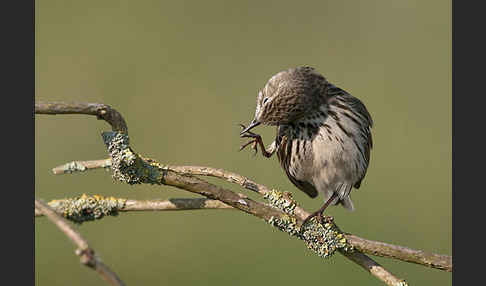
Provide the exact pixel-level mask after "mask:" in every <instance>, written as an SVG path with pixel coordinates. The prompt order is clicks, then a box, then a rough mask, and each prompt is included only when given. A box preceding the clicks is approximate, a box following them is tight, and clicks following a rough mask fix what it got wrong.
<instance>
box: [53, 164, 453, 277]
mask: <svg viewBox="0 0 486 286" xmlns="http://www.w3.org/2000/svg"><path fill="white" fill-rule="evenodd" d="M70 166H81V167H78V169H77V170H74V169H73V168H72V167H70ZM110 166H111V159H103V160H96V161H85V163H84V162H79V161H74V162H70V163H67V164H65V165H62V166H59V167H56V168H54V170H58V171H54V173H55V174H64V173H71V172H76V171H78V172H82V171H85V170H89V169H97V168H107V167H110ZM167 168H168V169H170V170H173V171H176V172H180V173H181V174H188V175H202V176H210V177H215V178H219V179H224V180H226V181H228V182H230V183H234V184H238V185H240V186H242V187H244V188H246V189H248V190H251V191H254V192H257V193H259V194H261V195H265V194H268V193H269V192H270V191H271V190H270V189H269V188H267V187H266V186H264V185H261V184H258V183H256V182H254V181H252V180H250V179H248V178H246V177H244V176H241V175H239V174H236V173H233V172H229V171H226V170H223V169H216V168H211V167H201V166H167ZM295 212H296V213H297V214H298V215H299V216H300V217H301V218H302V219H305V217H307V215H308V213H307V212H305V211H304V210H302V209H300V208H298V207H297V208H296V210H295ZM345 236H346V238H347V239H348V242H349V244H351V245H352V246H353V247H355V248H356V249H359V250H360V251H362V252H363V253H366V254H370V255H375V256H381V257H388V258H394V259H399V260H402V261H405V262H410V263H416V264H419V265H424V266H428V267H431V268H435V269H440V270H445V271H448V272H452V257H451V256H448V255H441V254H435V253H430V252H426V251H422V250H415V249H411V248H408V247H404V246H398V245H393V244H388V243H383V242H379V241H372V240H368V239H364V238H361V237H358V236H356V235H352V234H345Z"/></svg>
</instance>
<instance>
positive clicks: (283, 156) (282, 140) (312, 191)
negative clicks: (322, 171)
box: [276, 136, 318, 198]
mask: <svg viewBox="0 0 486 286" xmlns="http://www.w3.org/2000/svg"><path fill="white" fill-rule="evenodd" d="M276 142H277V146H278V149H277V150H278V151H277V156H278V159H279V161H280V165H281V166H282V168H283V169H284V170H285V173H286V174H287V177H288V178H289V180H290V181H291V182H292V183H293V184H294V185H295V186H296V187H297V188H299V189H300V190H302V191H304V192H305V193H306V194H307V195H308V196H309V197H311V198H315V197H317V194H318V193H317V189H316V188H315V187H314V186H313V185H312V184H311V183H308V182H305V181H301V180H298V179H296V178H295V177H294V176H292V174H291V173H290V171H289V169H290V157H291V150H292V141H289V140H287V136H277V140H276Z"/></svg>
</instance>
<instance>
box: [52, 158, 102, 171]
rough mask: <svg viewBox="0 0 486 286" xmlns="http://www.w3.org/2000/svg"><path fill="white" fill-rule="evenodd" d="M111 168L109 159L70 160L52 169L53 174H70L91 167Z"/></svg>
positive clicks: (91, 168)
mask: <svg viewBox="0 0 486 286" xmlns="http://www.w3.org/2000/svg"><path fill="white" fill-rule="evenodd" d="M99 168H103V169H109V168H111V159H102V160H91V161H72V162H69V163H66V164H64V165H61V166H57V167H55V168H54V169H52V172H53V173H54V175H60V174H71V173H78V172H85V171H88V170H93V169H99Z"/></svg>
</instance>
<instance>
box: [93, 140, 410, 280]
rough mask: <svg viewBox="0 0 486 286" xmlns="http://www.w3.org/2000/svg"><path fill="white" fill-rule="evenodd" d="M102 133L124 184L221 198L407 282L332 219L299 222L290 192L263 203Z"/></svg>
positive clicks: (323, 252)
mask: <svg viewBox="0 0 486 286" xmlns="http://www.w3.org/2000/svg"><path fill="white" fill-rule="evenodd" d="M102 136H103V141H104V142H105V144H106V146H107V147H108V152H109V154H110V157H111V160H112V170H113V177H114V178H115V179H116V180H119V181H122V182H125V183H127V184H157V185H170V186H174V187H177V188H180V189H184V190H187V191H189V192H193V193H197V194H201V195H203V196H205V197H207V198H209V199H216V200H220V201H222V202H224V203H225V204H227V205H230V206H232V207H234V208H236V209H239V210H242V211H244V212H246V213H249V214H252V215H254V216H257V217H259V218H262V219H264V220H265V221H267V222H268V223H270V224H271V225H273V226H276V227H277V228H279V229H280V230H282V231H285V232H287V233H288V234H290V235H292V236H296V237H298V238H299V239H302V240H303V241H304V242H305V243H306V245H307V247H308V248H310V249H312V250H313V251H315V252H316V253H317V254H318V255H320V256H322V257H329V256H331V255H332V254H333V253H334V252H335V251H336V250H337V251H339V252H340V253H342V254H343V255H344V256H346V257H347V258H349V259H351V260H352V261H353V262H355V263H357V264H359V265H360V266H362V267H363V268H364V269H366V270H367V271H369V272H370V273H371V274H373V275H374V276H376V277H377V278H379V279H380V280H382V281H383V282H385V283H387V284H388V285H406V283H405V282H404V281H403V280H401V279H398V278H397V277H395V276H394V275H393V274H391V273H390V272H388V271H387V270H386V269H384V268H383V267H382V266H380V265H379V264H378V263H376V262H375V261H373V260H372V259H371V258H369V257H367V256H366V255H364V254H363V253H361V252H360V251H357V250H354V251H353V250H352V247H351V246H350V245H349V243H347V240H346V238H345V237H344V235H343V234H342V233H341V232H340V231H339V230H338V228H337V227H336V226H335V224H334V223H333V222H332V220H327V221H325V222H323V223H321V222H317V221H316V219H315V218H314V219H312V220H310V221H309V223H307V224H306V225H303V226H302V222H303V220H304V219H305V217H307V215H308V214H306V213H305V211H303V210H301V211H300V212H299V213H296V212H295V210H296V209H297V208H298V207H297V204H296V203H295V201H293V199H292V198H291V195H290V193H282V192H278V191H272V192H268V193H266V194H265V195H266V196H265V197H266V198H267V199H268V200H269V201H270V204H271V205H266V204H263V203H260V202H257V201H254V200H252V199H250V198H248V197H246V196H245V195H243V194H239V193H234V192H233V191H231V190H228V189H225V188H222V187H220V186H216V185H214V184H211V183H209V182H207V181H204V180H202V179H200V178H198V177H195V176H193V175H188V174H181V173H179V172H176V171H175V170H173V169H171V168H170V167H169V166H167V165H162V164H160V163H158V162H156V161H155V160H152V159H150V158H145V157H142V156H140V155H138V154H136V153H134V152H133V150H132V149H131V148H130V147H129V139H128V136H127V135H126V134H124V133H119V132H103V133H102ZM299 209H300V208H299ZM328 219H329V218H328Z"/></svg>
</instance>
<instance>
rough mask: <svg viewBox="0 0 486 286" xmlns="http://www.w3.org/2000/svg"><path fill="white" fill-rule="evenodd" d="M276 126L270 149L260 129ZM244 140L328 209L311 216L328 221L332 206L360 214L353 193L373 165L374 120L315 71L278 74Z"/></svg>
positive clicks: (300, 68) (268, 86)
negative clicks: (274, 158)
mask: <svg viewBox="0 0 486 286" xmlns="http://www.w3.org/2000/svg"><path fill="white" fill-rule="evenodd" d="M260 124H262V125H267V126H276V127H277V132H276V137H275V140H274V141H273V142H272V143H271V144H270V145H269V146H268V147H265V145H264V143H263V140H262V138H261V136H260V135H259V134H255V133H253V132H252V131H250V130H252V129H253V128H255V127H256V126H258V125H260ZM239 125H240V126H241V128H242V130H241V132H240V137H241V138H250V141H248V142H247V143H246V144H243V145H241V147H240V151H241V150H243V149H245V148H246V147H247V146H249V145H251V146H252V149H254V150H255V154H256V153H257V152H258V147H260V149H261V153H262V155H263V156H264V157H267V158H269V157H271V156H272V155H273V154H274V153H277V157H278V160H279V162H280V165H281V167H282V168H283V170H284V171H285V173H286V175H287V177H288V179H289V180H290V181H291V182H292V183H293V184H294V185H295V186H296V187H297V188H298V189H300V190H301V191H303V192H304V193H306V194H307V195H308V196H309V197H311V198H315V197H317V196H318V194H322V195H323V197H324V204H323V205H322V207H321V208H319V209H318V210H317V211H315V212H313V213H312V214H310V215H309V216H308V217H307V218H306V219H305V220H304V222H303V223H304V224H305V223H306V222H307V221H309V220H310V219H311V218H312V217H317V219H318V221H322V214H323V212H324V210H325V209H326V208H327V207H328V206H329V205H342V206H343V207H344V208H345V209H348V210H351V211H352V210H354V209H355V208H354V204H353V202H352V200H351V198H350V193H351V190H352V189H353V188H354V189H359V188H360V186H361V182H362V181H363V179H364V177H365V175H366V171H367V169H368V165H369V162H370V151H371V149H372V147H373V140H372V135H371V128H372V126H373V120H372V118H371V115H370V113H369V112H368V110H367V109H366V107H365V105H364V104H363V102H362V101H361V100H359V99H358V98H356V97H354V96H352V95H351V94H350V93H348V92H346V91H345V90H343V89H341V88H339V87H337V86H335V85H333V84H332V83H330V82H329V81H328V80H327V79H326V78H325V77H324V76H323V75H322V74H320V73H319V72H318V71H317V70H316V69H315V68H313V67H311V66H298V67H295V68H289V69H287V70H283V71H281V72H278V73H277V74H275V75H273V76H272V77H271V78H270V79H269V80H268V81H267V83H266V84H265V86H264V87H263V88H262V89H260V90H259V92H258V96H257V105H256V109H255V115H254V118H253V120H252V121H251V122H250V123H249V124H248V126H245V125H243V124H239Z"/></svg>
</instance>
